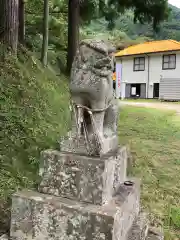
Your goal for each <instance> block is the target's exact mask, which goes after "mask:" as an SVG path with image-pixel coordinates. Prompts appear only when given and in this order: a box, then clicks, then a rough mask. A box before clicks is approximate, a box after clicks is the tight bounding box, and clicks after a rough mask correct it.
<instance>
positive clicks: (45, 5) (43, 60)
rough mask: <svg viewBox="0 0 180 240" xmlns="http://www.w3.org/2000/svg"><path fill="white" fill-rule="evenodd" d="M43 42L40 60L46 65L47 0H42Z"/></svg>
mask: <svg viewBox="0 0 180 240" xmlns="http://www.w3.org/2000/svg"><path fill="white" fill-rule="evenodd" d="M43 18H44V19H43V44H42V52H41V61H42V64H43V66H44V67H46V66H47V64H48V61H47V57H48V35H49V27H48V22H49V4H48V0H44V16H43Z"/></svg>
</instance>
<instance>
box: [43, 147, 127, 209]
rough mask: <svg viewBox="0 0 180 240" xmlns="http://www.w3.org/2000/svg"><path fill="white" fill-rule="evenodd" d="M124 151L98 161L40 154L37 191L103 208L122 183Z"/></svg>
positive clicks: (74, 155)
mask: <svg viewBox="0 0 180 240" xmlns="http://www.w3.org/2000/svg"><path fill="white" fill-rule="evenodd" d="M126 165H127V154H126V148H120V149H119V150H118V151H117V152H116V153H113V154H110V155H107V156H104V157H102V158H97V157H90V156H89V157H87V156H80V155H76V154H71V153H62V152H59V151H54V150H47V151H44V152H43V153H42V165H41V167H40V175H41V177H42V180H41V183H40V186H39V191H40V192H41V193H47V194H52V195H55V196H61V197H67V198H70V199H75V200H80V201H84V202H89V203H92V204H100V205H101V204H104V203H107V202H108V201H110V200H111V198H112V196H113V194H114V193H115V192H116V190H117V188H118V187H119V184H120V183H122V182H124V181H125V180H126Z"/></svg>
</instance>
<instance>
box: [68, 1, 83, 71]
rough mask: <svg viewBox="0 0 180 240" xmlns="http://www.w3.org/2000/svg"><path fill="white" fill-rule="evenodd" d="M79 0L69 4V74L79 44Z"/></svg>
mask: <svg viewBox="0 0 180 240" xmlns="http://www.w3.org/2000/svg"><path fill="white" fill-rule="evenodd" d="M79 10H80V2H79V0H69V2H68V53H67V72H68V73H70V70H71V66H72V62H73V59H74V56H75V54H76V50H77V47H78V44H79Z"/></svg>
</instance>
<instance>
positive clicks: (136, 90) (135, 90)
mask: <svg viewBox="0 0 180 240" xmlns="http://www.w3.org/2000/svg"><path fill="white" fill-rule="evenodd" d="M130 94H131V97H132V98H134V97H140V96H141V84H131V93H130Z"/></svg>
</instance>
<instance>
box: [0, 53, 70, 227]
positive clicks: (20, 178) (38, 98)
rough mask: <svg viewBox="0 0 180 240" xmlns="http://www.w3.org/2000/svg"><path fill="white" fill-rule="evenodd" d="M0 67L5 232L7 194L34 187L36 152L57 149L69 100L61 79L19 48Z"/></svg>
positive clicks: (0, 211)
mask: <svg viewBox="0 0 180 240" xmlns="http://www.w3.org/2000/svg"><path fill="white" fill-rule="evenodd" d="M0 68H1V73H0V96H1V97H0V104H1V113H0V118H1V121H0V129H1V131H0V132H1V138H0V139H1V140H0V144H1V147H0V179H1V182H0V216H1V218H0V223H1V224H0V225H1V227H2V228H4V230H6V226H4V225H3V224H4V222H5V223H6V224H7V218H6V215H8V214H9V212H8V211H7V208H8V200H9V197H10V195H11V194H12V193H13V192H14V191H16V190H18V189H21V188H22V187H23V188H24V187H28V188H29V187H34V186H35V184H36V182H37V180H38V179H37V176H38V165H39V156H40V151H41V150H43V149H47V148H51V147H52V148H56V146H57V141H58V140H59V138H60V136H61V135H64V134H65V133H66V131H67V128H68V122H69V108H68V105H69V103H68V101H69V100H68V99H69V96H68V86H67V83H66V82H67V80H66V79H65V77H63V76H61V77H60V78H58V77H57V76H56V75H55V73H54V72H52V71H51V70H49V69H43V68H42V66H41V64H40V62H39V61H38V60H37V59H36V58H35V57H34V56H33V55H32V54H30V53H28V52H26V51H25V50H23V49H21V50H20V51H19V53H18V59H14V58H12V57H11V56H6V58H5V61H4V62H0ZM4 209H5V211H4Z"/></svg>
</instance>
